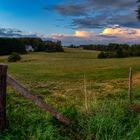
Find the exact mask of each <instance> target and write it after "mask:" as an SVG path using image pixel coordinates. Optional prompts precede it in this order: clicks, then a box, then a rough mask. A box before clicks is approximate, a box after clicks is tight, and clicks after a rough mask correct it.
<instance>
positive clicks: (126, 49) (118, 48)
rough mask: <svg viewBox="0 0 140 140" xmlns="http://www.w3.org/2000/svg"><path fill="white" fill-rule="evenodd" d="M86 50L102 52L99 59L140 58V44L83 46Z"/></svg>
mask: <svg viewBox="0 0 140 140" xmlns="http://www.w3.org/2000/svg"><path fill="white" fill-rule="evenodd" d="M79 47H82V48H83V49H86V50H96V51H101V53H100V54H99V55H98V58H123V57H131V56H140V44H133V45H128V44H117V43H110V44H108V45H81V46H79Z"/></svg>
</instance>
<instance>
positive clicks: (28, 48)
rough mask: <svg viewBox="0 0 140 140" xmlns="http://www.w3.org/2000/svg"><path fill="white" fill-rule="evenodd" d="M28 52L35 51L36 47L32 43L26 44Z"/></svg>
mask: <svg viewBox="0 0 140 140" xmlns="http://www.w3.org/2000/svg"><path fill="white" fill-rule="evenodd" d="M25 48H26V51H27V52H34V48H33V47H32V46H31V45H27V46H25Z"/></svg>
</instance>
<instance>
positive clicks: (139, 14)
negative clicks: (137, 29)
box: [136, 0, 140, 20]
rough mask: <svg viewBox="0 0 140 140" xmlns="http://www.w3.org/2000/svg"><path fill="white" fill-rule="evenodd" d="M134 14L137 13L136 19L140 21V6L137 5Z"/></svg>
mask: <svg viewBox="0 0 140 140" xmlns="http://www.w3.org/2000/svg"><path fill="white" fill-rule="evenodd" d="M137 2H138V3H140V0H137ZM136 12H137V18H138V20H140V4H139V5H138V8H137V10H136Z"/></svg>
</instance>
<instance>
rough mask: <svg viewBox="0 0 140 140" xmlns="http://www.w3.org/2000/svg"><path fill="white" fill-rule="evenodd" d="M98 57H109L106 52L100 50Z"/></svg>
mask: <svg viewBox="0 0 140 140" xmlns="http://www.w3.org/2000/svg"><path fill="white" fill-rule="evenodd" d="M98 58H100V59H103V58H107V56H106V54H105V53H104V52H100V53H99V54H98Z"/></svg>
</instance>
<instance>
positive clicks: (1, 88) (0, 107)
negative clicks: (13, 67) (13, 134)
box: [0, 65, 7, 131]
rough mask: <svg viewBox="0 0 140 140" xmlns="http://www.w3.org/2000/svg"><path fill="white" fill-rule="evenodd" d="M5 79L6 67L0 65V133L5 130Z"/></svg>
mask: <svg viewBox="0 0 140 140" xmlns="http://www.w3.org/2000/svg"><path fill="white" fill-rule="evenodd" d="M6 77H7V66H6V65H0V131H3V130H4V129H5V128H6V86H7V84H6Z"/></svg>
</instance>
